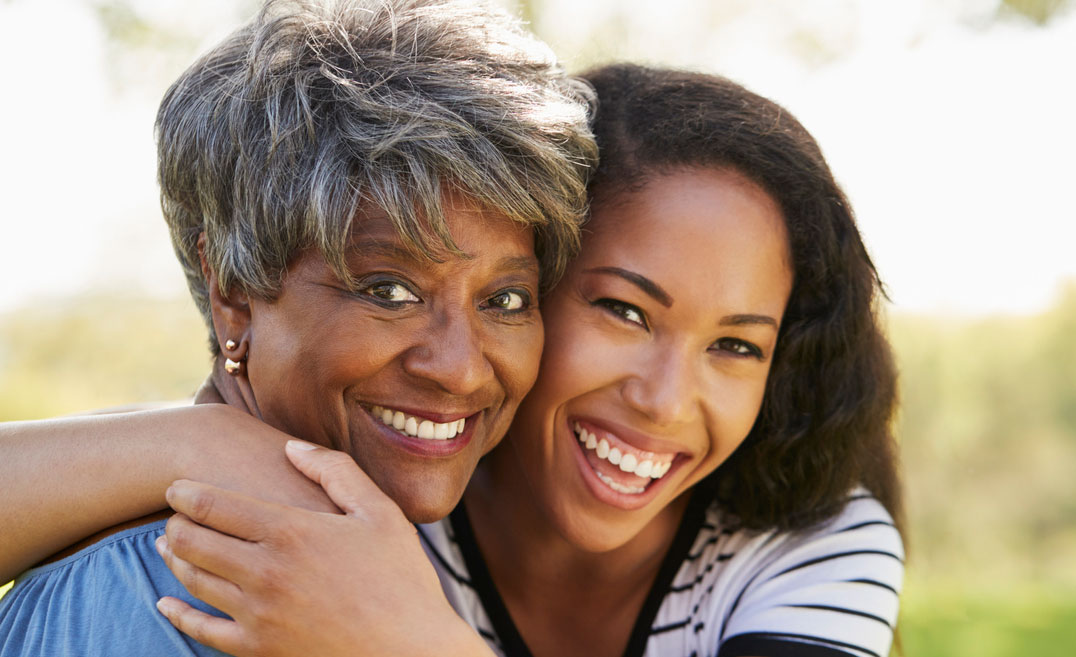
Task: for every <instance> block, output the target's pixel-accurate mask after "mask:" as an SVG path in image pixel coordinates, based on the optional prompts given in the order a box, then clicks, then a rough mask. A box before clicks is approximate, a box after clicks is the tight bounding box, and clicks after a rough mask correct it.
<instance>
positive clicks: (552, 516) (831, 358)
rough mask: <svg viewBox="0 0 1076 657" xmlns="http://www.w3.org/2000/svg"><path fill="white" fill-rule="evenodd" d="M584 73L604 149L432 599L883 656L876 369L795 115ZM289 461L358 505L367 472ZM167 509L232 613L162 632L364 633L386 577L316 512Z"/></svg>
mask: <svg viewBox="0 0 1076 657" xmlns="http://www.w3.org/2000/svg"><path fill="white" fill-rule="evenodd" d="M585 77H586V79H587V80H588V81H590V82H591V83H592V84H593V85H594V87H595V88H596V90H597V93H598V99H599V107H598V112H597V119H596V124H595V133H596V135H597V138H598V143H599V148H600V152H601V165H600V168H599V170H598V172H597V175H596V177H595V178H594V180H593V181H592V183H591V193H592V218H591V223H590V224H589V225H588V232H587V234H586V235H585V237H584V243H583V251H582V255H580V256H579V257H578V258H577V259H576V260H575V261H574V263H573V264H572V265H571V266H570V268H569V271H568V273H567V275H566V276H565V278H564V279H563V280H562V282H561V283H560V284H559V285H558V286H557V287H556V288H555V289H554V290H553V291H552V292H551V293H550V295H549V296H548V297H547V298H546V299H544V300H543V318H544V321H545V326H546V348H545V351H544V353H543V356H542V363H541V369H540V374H539V378H538V382H537V383H536V385H535V387H534V388H533V389H532V391H531V392H530V394H529V395H528V396H527V397H526V398H525V400H524V401H523V403H522V404H521V406H520V409H519V412H518V413H517V415H516V417H515V421H514V423H513V425H512V428H511V429H510V431H509V434H508V437H507V439H506V440H505V441H504V442H503V443H502V444H501V445H500V446H499V447H498V448H496V449H495V450H494V451H493V452H492V453H491V454H490V455H489V457H488V458H486V459H485V460H484V461H483V462H482V463H481V464H480V465H479V468H478V470H477V472H476V475H475V477H474V479H473V480H472V481H471V484H470V485H469V487H468V489H467V491H466V493H465V495H464V499H463V502H462V504H461V505H460V506H459V507H457V508H456V510H455V511H454V512H453V513H452V514H451V515H450V517H449V518H447V519H445V520H443V521H441V522H439V523H434V524H430V525H421V526H419V534H420V538H421V540H422V541H423V543H424V545H425V547H426V549H427V552H428V553H429V554H430V555H431V560H432V562H433V564H434V566H435V567H436V568H437V569H438V574H439V576H440V578H441V582H442V585H443V587H444V589H445V592H446V595H447V596H448V598H449V601H450V602H451V603H452V604H453V606H454V607H455V609H456V610H457V612H458V613H459V614H460V615H461V616H463V617H464V618H465V619H466V620H467V621H468V622H469V623H470V624H471V625H472V627H474V628H475V629H476V630H477V631H478V632H479V633H480V634H481V636H483V637H484V638H485V639H486V640H487V642H488V644H489V646H490V648H491V649H492V650H493V651H494V652H496V653H497V654H504V655H535V656H547V655H548V656H554V655H555V656H558V657H559V656H563V655H588V656H593V655H596V656H603V655H608V656H617V655H632V656H635V655H651V656H658V655H662V656H664V655H683V656H685V657H687V656H688V655H720V656H721V657H731V656H735V655H858V656H871V655H873V656H878V655H885V654H887V653H888V650H889V646H890V643H891V640H892V634H893V628H894V624H895V621H896V616H897V607H898V592H899V589H900V583H901V577H902V568H903V552H902V547H901V539H900V535H899V532H898V531H897V529H896V527H895V526H894V522H893V520H892V519H893V518H899V517H900V492H899V486H898V483H897V476H896V464H895V456H894V445H893V440H892V435H891V432H890V427H889V421H890V416H891V412H892V409H893V404H894V390H895V389H894V370H893V367H892V363H891V360H890V352H889V349H888V346H887V344H886V342H885V340H884V338H883V337H882V334H881V332H880V330H879V327H878V324H877V320H876V318H875V315H874V312H873V311H874V304H875V302H876V301H877V295H878V293H879V287H880V286H879V282H878V278H877V275H876V273H875V270H874V268H873V266H872V264H871V262H870V259H869V258H868V256H867V254H866V251H865V249H864V247H863V244H862V242H861V240H860V237H859V234H858V232H857V230H856V227H855V224H854V221H853V219H852V215H851V211H850V209H849V206H848V203H847V200H846V199H845V197H844V195H843V194H842V193H841V191H840V190H839V188H838V187H837V185H836V183H835V182H834V180H833V177H832V175H831V173H830V172H829V169H828V167H827V166H826V164H825V161H824V160H823V158H822V155H821V153H820V152H819V149H818V147H817V145H816V144H815V142H814V140H813V139H812V138H811V137H810V135H809V134H808V133H807V132H806V131H805V130H804V129H803V128H802V127H801V126H800V125H799V124H798V123H797V122H796V121H795V119H793V118H792V117H791V116H790V115H789V114H788V113H787V112H784V111H783V110H782V109H781V108H780V107H778V106H777V105H775V104H773V103H771V102H769V101H767V100H765V99H763V98H760V97H758V96H756V95H754V94H751V93H750V92H748V91H746V90H744V89H743V88H742V87H740V86H738V85H736V84H734V83H731V82H729V81H727V80H724V79H721V78H717V77H712V76H706V75H700V74H692V73H684V72H677V71H668V70H653V69H647V68H642V67H638V66H632V65H618V66H610V67H605V68H602V69H598V70H596V71H593V72H591V73H590V74H588V75H586V76H585ZM396 410H397V409H393V408H388V407H386V408H372V409H370V411H371V413H372V414H374V415H375V416H382V417H385V418H389V419H390V421H391V418H392V417H394V415H395V413H396ZM290 456H291V457H292V459H293V461H294V462H296V463H297V464H298V465H299V466H300V468H301V469H303V471H304V472H307V473H308V474H310V475H312V476H314V477H316V478H317V479H318V480H319V481H320V482H321V483H322V484H323V485H325V486H326V488H327V490H328V491H329V493H330V495H332V496H333V498H334V500H336V501H337V503H338V504H339V505H340V506H341V507H342V508H344V509H345V510H346V511H349V512H351V513H352V514H353V515H354V516H355V517H356V518H355V519H354V522H355V523H359V522H361V520H359V518H360V517H361V516H362V502H361V499H356V498H357V493H356V491H361V490H362V485H364V484H365V483H368V482H363V481H362V476H361V473H358V471H357V470H356V469H351V470H348V469H346V468H340V467H339V465H340V461H339V460H338V459H339V457H337V456H336V455H334V453H332V452H330V451H328V450H324V449H314V450H310V451H305V452H302V451H296V450H292V451H291V452H290ZM170 500H171V501H172V503H173V506H174V507H175V508H177V509H178V510H180V511H182V512H183V513H185V514H186V515H185V516H177V518H175V519H173V521H171V522H170V524H169V530H168V541H167V544H165V545H162V549H163V552H164V554H165V557H166V561H168V563H169V564H170V565H171V567H172V568H173V571H174V572H176V573H177V576H178V577H179V578H180V580H181V581H183V582H185V583H187V584H188V586H189V587H193V588H196V589H197V591H198V593H199V595H200V596H201V597H203V598H205V599H206V600H207V601H210V602H212V603H213V604H214V605H216V606H217V607H219V608H220V609H221V610H222V611H224V612H226V613H228V614H229V615H231V616H232V617H233V618H234V619H235V620H234V621H228V620H219V619H211V618H209V617H208V616H205V615H204V614H202V613H201V612H198V611H196V610H193V609H191V608H189V607H186V606H185V605H181V604H174V603H173V602H172V601H166V602H165V605H164V609H165V610H166V614H167V615H168V616H169V618H170V619H171V620H173V622H174V623H176V624H177V625H178V626H179V627H180V628H181V629H185V630H187V631H189V632H191V633H193V634H194V636H196V637H197V638H199V639H200V640H203V641H206V642H208V643H209V644H211V645H215V646H217V647H221V648H224V649H227V650H231V651H233V652H235V653H237V654H241V655H246V654H250V655H253V654H280V655H284V654H297V653H299V652H302V651H303V647H304V646H310V645H312V643H311V642H312V641H314V640H315V638H316V639H317V640H318V641H321V643H319V644H318V645H319V649H320V650H322V651H323V652H321V653H319V654H353V653H354V651H355V650H356V649H357V646H361V645H362V641H363V637H362V634H361V632H356V633H351V632H349V630H348V629H347V628H346V625H347V623H346V622H344V623H341V622H339V621H340V620H345V621H346V614H348V613H355V612H353V611H351V610H356V609H360V610H361V609H367V608H372V607H376V606H377V598H378V596H379V595H382V592H381V590H379V589H377V588H374V587H370V586H367V587H363V586H361V585H356V583H355V581H354V578H351V577H346V576H345V575H346V573H345V571H346V570H347V567H346V566H343V567H342V566H340V564H347V563H355V564H358V563H360V561H359V560H358V559H357V558H356V557H355V556H354V555H356V554H362V546H357V545H356V543H355V535H354V534H347V533H345V532H341V531H328V530H327V529H326V528H330V527H337V526H338V521H337V517H336V516H330V515H322V514H316V513H313V512H308V511H303V510H299V509H288V508H285V507H277V506H273V505H268V504H265V503H260V502H257V501H254V500H251V499H250V498H245V497H242V496H239V495H237V494H234V493H230V492H228V491H224V490H221V489H214V488H211V487H206V486H201V485H193V484H189V483H181V484H177V485H176V486H174V487H173V489H172V494H171V497H170ZM206 509H211V510H212V513H207V512H206ZM191 518H193V519H194V520H196V521H200V522H201V523H202V524H201V525H197V524H195V523H194V522H192V520H191ZM211 527H215V528H217V529H220V530H223V531H224V532H225V533H226V534H229V535H225V534H222V533H217V532H215V531H212V529H210V528H211ZM274 536H275V537H288V539H287V540H274V539H273V537H274ZM245 539H250V540H245ZM348 555H350V559H349V558H348ZM326 563H329V564H334V566H333V567H332V568H330V569H328V572H330V573H332V572H337V573H339V576H335V577H332V576H325V572H326V569H325V567H324V564H326ZM356 567H358V566H356ZM362 567H363V568H368V567H369V564H365V563H364V564H363V566H362ZM374 569H375V570H376V564H375V568H374ZM256 582H261V583H262V584H263V585H260V586H258V585H252V583H256ZM266 582H271V583H272V585H271V586H266V585H264V584H265V583H266ZM251 610H257V611H256V613H252V612H251ZM344 610H349V611H346V612H345V611H344ZM341 617H344V618H343V619H341ZM329 619H332V621H331V622H330V621H329ZM388 622H394V623H398V624H399V627H400V632H401V633H404V632H406V631H407V628H408V627H414V626H415V624H416V623H423V622H424V619H421V618H419V619H416V618H400V619H395V620H390V621H388ZM327 625H331V626H332V627H333V628H334V632H333V637H332V641H333V642H334V645H331V646H330V645H327V644H326V643H325V641H326V640H325V638H324V636H323V635H324V633H325V627H326V626H327ZM341 626H345V627H343V628H342V629H339V630H336V629H335V628H341ZM355 626H356V627H358V624H357V623H356V624H355ZM265 637H272V641H267V640H265Z"/></svg>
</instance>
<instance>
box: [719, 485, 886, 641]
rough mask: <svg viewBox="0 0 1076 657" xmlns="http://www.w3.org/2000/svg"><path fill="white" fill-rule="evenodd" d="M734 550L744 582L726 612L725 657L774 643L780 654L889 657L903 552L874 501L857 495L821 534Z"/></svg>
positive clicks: (748, 541)
mask: <svg viewBox="0 0 1076 657" xmlns="http://www.w3.org/2000/svg"><path fill="white" fill-rule="evenodd" d="M730 542H731V543H733V544H738V545H735V557H734V558H735V560H736V561H737V562H738V563H737V564H736V566H737V572H738V575H739V577H738V578H737V587H736V591H735V598H733V599H732V600H731V601H730V603H729V606H728V608H727V609H726V610H725V614H726V617H725V620H724V625H723V630H722V636H721V639H720V646H721V652H720V655H722V657H730V656H732V655H741V654H754V653H755V652H757V651H759V650H761V649H763V648H765V646H767V645H771V644H775V643H776V644H780V645H783V646H784V652H782V653H781V654H797V653H795V652H789V651H788V648H789V645H790V644H791V645H800V646H812V649H813V650H815V651H816V652H817V651H818V650H821V649H829V650H831V651H833V652H834V654H854V655H864V656H871V655H885V654H887V653H888V651H889V646H890V643H891V642H892V637H893V629H894V627H895V625H896V619H897V611H898V608H899V594H900V589H901V584H902V581H903V576H904V548H903V542H902V540H901V536H900V533H899V532H898V531H897V529H896V527H895V526H894V524H893V521H892V518H891V517H890V516H889V514H888V513H887V512H886V510H885V508H884V507H883V506H882V505H881V504H880V503H879V502H878V501H877V500H876V499H874V498H873V497H871V496H870V495H869V493H867V492H866V491H863V490H856V491H853V492H852V493H851V494H850V495H849V498H848V501H847V503H846V504H845V506H844V509H843V510H842V511H841V512H840V513H839V514H838V515H837V516H835V517H834V518H832V519H830V520H829V521H826V522H825V523H822V524H820V525H818V526H816V527H813V528H810V529H806V530H801V531H789V532H776V531H774V532H763V533H751V532H740V533H739V534H738V535H736V536H734V537H733V540H732V541H730ZM771 653H772V649H771V650H770V652H769V653H767V652H763V653H761V654H771ZM812 654H813V653H812ZM820 654H825V653H820Z"/></svg>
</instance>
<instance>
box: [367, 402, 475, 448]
mask: <svg viewBox="0 0 1076 657" xmlns="http://www.w3.org/2000/svg"><path fill="white" fill-rule="evenodd" d="M370 415H373V416H374V417H375V418H377V419H379V420H381V423H382V424H384V425H387V426H390V427H392V428H393V429H396V430H397V431H399V432H400V433H402V434H404V435H405V436H411V437H413V438H421V439H422V440H451V439H453V438H455V437H456V436H457V435H458V434H462V433H463V431H464V429H465V428H466V426H467V418H466V417H461V418H459V419H457V420H452V421H450V422H434V421H433V420H429V419H426V418H423V417H420V416H415V415H409V414H407V413H405V412H403V411H399V410H396V409H392V408H386V407H384V406H372V407H370Z"/></svg>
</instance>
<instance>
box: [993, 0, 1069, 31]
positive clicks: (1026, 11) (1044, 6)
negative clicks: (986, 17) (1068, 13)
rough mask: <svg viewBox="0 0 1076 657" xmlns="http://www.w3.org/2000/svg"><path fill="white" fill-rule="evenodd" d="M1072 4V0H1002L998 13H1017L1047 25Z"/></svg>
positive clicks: (1034, 21)
mask: <svg viewBox="0 0 1076 657" xmlns="http://www.w3.org/2000/svg"><path fill="white" fill-rule="evenodd" d="M1071 4H1072V1H1071V0H1001V4H1000V6H999V7H998V13H999V14H1000V15H1002V16H1004V15H1006V14H1010V15H1011V14H1015V15H1017V16H1021V17H1023V18H1026V19H1028V20H1030V21H1032V22H1033V23H1035V24H1036V25H1046V24H1047V23H1049V22H1050V21H1051V20H1052V19H1053V18H1054V17H1056V16H1058V15H1059V14H1060V13H1061V12H1062V11H1064V10H1066V9H1068V8H1069V6H1070V5H1071Z"/></svg>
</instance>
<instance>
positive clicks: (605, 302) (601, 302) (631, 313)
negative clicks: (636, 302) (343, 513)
mask: <svg viewBox="0 0 1076 657" xmlns="http://www.w3.org/2000/svg"><path fill="white" fill-rule="evenodd" d="M594 305H596V306H601V307H602V308H605V309H606V310H608V311H609V312H611V313H613V314H614V315H617V316H618V317H620V318H621V319H623V320H624V321H626V322H631V323H632V324H638V325H639V326H641V327H643V328H648V327H647V324H646V315H644V314H643V311H641V310H639V309H638V308H637V307H635V306H633V305H631V304H630V303H624V302H623V301H617V300H616V299H598V300H597V301H595V302H594Z"/></svg>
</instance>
